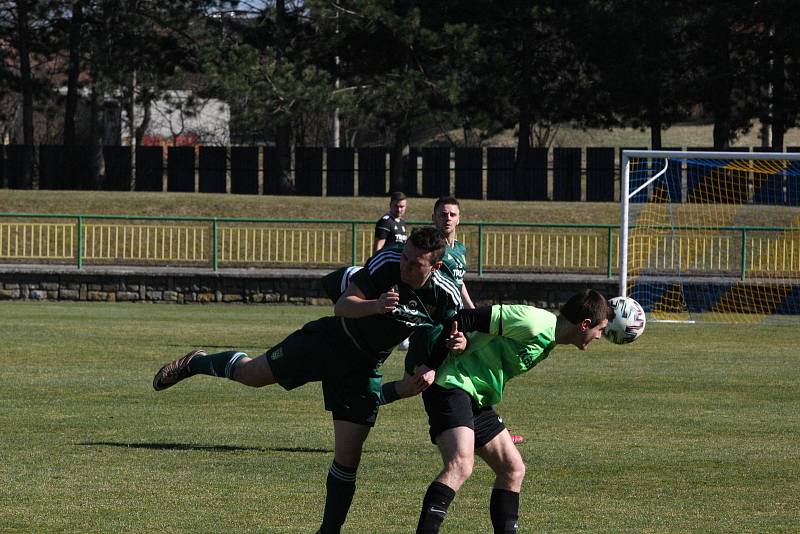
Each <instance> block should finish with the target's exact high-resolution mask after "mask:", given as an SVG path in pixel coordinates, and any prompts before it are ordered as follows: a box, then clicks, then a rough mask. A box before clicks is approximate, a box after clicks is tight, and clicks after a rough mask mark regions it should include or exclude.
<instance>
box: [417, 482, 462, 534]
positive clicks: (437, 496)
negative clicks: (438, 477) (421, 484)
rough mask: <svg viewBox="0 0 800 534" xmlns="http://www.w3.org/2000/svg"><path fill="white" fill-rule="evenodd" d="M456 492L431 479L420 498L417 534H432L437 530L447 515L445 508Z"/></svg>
mask: <svg viewBox="0 0 800 534" xmlns="http://www.w3.org/2000/svg"><path fill="white" fill-rule="evenodd" d="M455 496H456V492H455V491H453V489H452V488H451V487H450V486H447V485H445V484H442V483H441V482H437V481H435V480H434V481H433V482H432V483H431V485H430V486H428V491H427V492H425V498H424V499H423V500H422V511H421V512H420V514H419V523H417V534H434V533H436V532H439V527H441V526H442V523H443V522H444V518H445V517H447V508H448V507H449V506H450V503H451V502H453V498H454V497H455Z"/></svg>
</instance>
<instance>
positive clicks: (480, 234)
mask: <svg viewBox="0 0 800 534" xmlns="http://www.w3.org/2000/svg"><path fill="white" fill-rule="evenodd" d="M478 276H483V223H479V224H478Z"/></svg>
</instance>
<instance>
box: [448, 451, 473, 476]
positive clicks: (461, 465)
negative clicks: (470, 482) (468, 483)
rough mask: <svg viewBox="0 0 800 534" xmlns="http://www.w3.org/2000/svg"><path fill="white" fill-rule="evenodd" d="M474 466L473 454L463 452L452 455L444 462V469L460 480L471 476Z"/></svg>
mask: <svg viewBox="0 0 800 534" xmlns="http://www.w3.org/2000/svg"><path fill="white" fill-rule="evenodd" d="M474 467H475V458H474V457H473V456H468V455H463V454H459V455H457V456H454V457H452V458H450V459H448V461H447V462H446V463H445V471H447V472H448V473H450V474H451V475H452V476H454V477H456V478H457V479H459V480H460V481H462V482H463V481H464V480H467V479H468V478H469V477H471V476H472V470H473V468H474Z"/></svg>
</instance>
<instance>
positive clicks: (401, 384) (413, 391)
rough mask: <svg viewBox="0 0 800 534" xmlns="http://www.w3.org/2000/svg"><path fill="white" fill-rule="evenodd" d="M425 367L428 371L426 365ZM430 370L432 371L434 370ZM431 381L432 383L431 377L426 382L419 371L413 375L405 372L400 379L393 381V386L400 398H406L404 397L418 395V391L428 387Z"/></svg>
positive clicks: (420, 391)
mask: <svg viewBox="0 0 800 534" xmlns="http://www.w3.org/2000/svg"><path fill="white" fill-rule="evenodd" d="M425 369H426V370H428V371H430V370H429V369H428V368H427V367H426V368H425ZM430 372H431V373H434V371H430ZM434 376H435V373H434ZM431 383H433V379H432V378H431V379H430V382H428V381H426V379H425V376H424V375H421V374H420V373H419V372H416V373H414V374H413V375H410V374H408V373H406V374H405V375H403V379H402V380H398V381H397V382H395V386H394V387H395V389H396V390H397V394H398V395H399V396H400V397H401V398H406V397H413V396H414V395H419V394H420V393H422V392H423V391H425V390H426V389H427V388H428V386H430V385H431Z"/></svg>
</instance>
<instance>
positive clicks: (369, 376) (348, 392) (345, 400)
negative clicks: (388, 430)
mask: <svg viewBox="0 0 800 534" xmlns="http://www.w3.org/2000/svg"><path fill="white" fill-rule="evenodd" d="M338 321H339V319H338V318H334V317H325V318H323V319H320V320H317V321H312V322H310V323H307V324H305V325H303V327H302V328H301V329H300V330H296V331H294V332H292V333H291V334H289V336H288V337H287V338H286V339H284V340H283V341H281V342H280V343H278V344H277V345H275V346H274V347H272V348H271V349H269V350H268V351H267V352H266V356H267V359H268V360H269V365H270V369H271V370H272V374H273V375H275V379H276V380H277V381H278V384H280V385H281V386H282V387H283V388H284V389H286V390H291V389H294V388H296V387H300V386H302V385H303V384H307V383H308V382H319V381H321V382H322V392H323V395H324V397H325V409H326V410H328V411H329V412H332V414H333V418H334V419H337V420H344V421H350V422H351V423H356V424H359V425H366V426H373V425H374V424H375V420H376V419H377V417H378V406H379V402H378V399H379V396H378V395H379V392H380V387H381V374H380V371H379V370H378V368H377V366H375V365H374V363H373V362H371V361H370V360H369V358H368V357H367V356H366V355H364V354H361V353H358V352H357V351H356V349H355V348H354V347H353V346H352V344H350V343H349V342H348V340H347V339H346V338H344V337H343V334H342V332H341V331H340V330H339V329H338V326H337V322H338Z"/></svg>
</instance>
